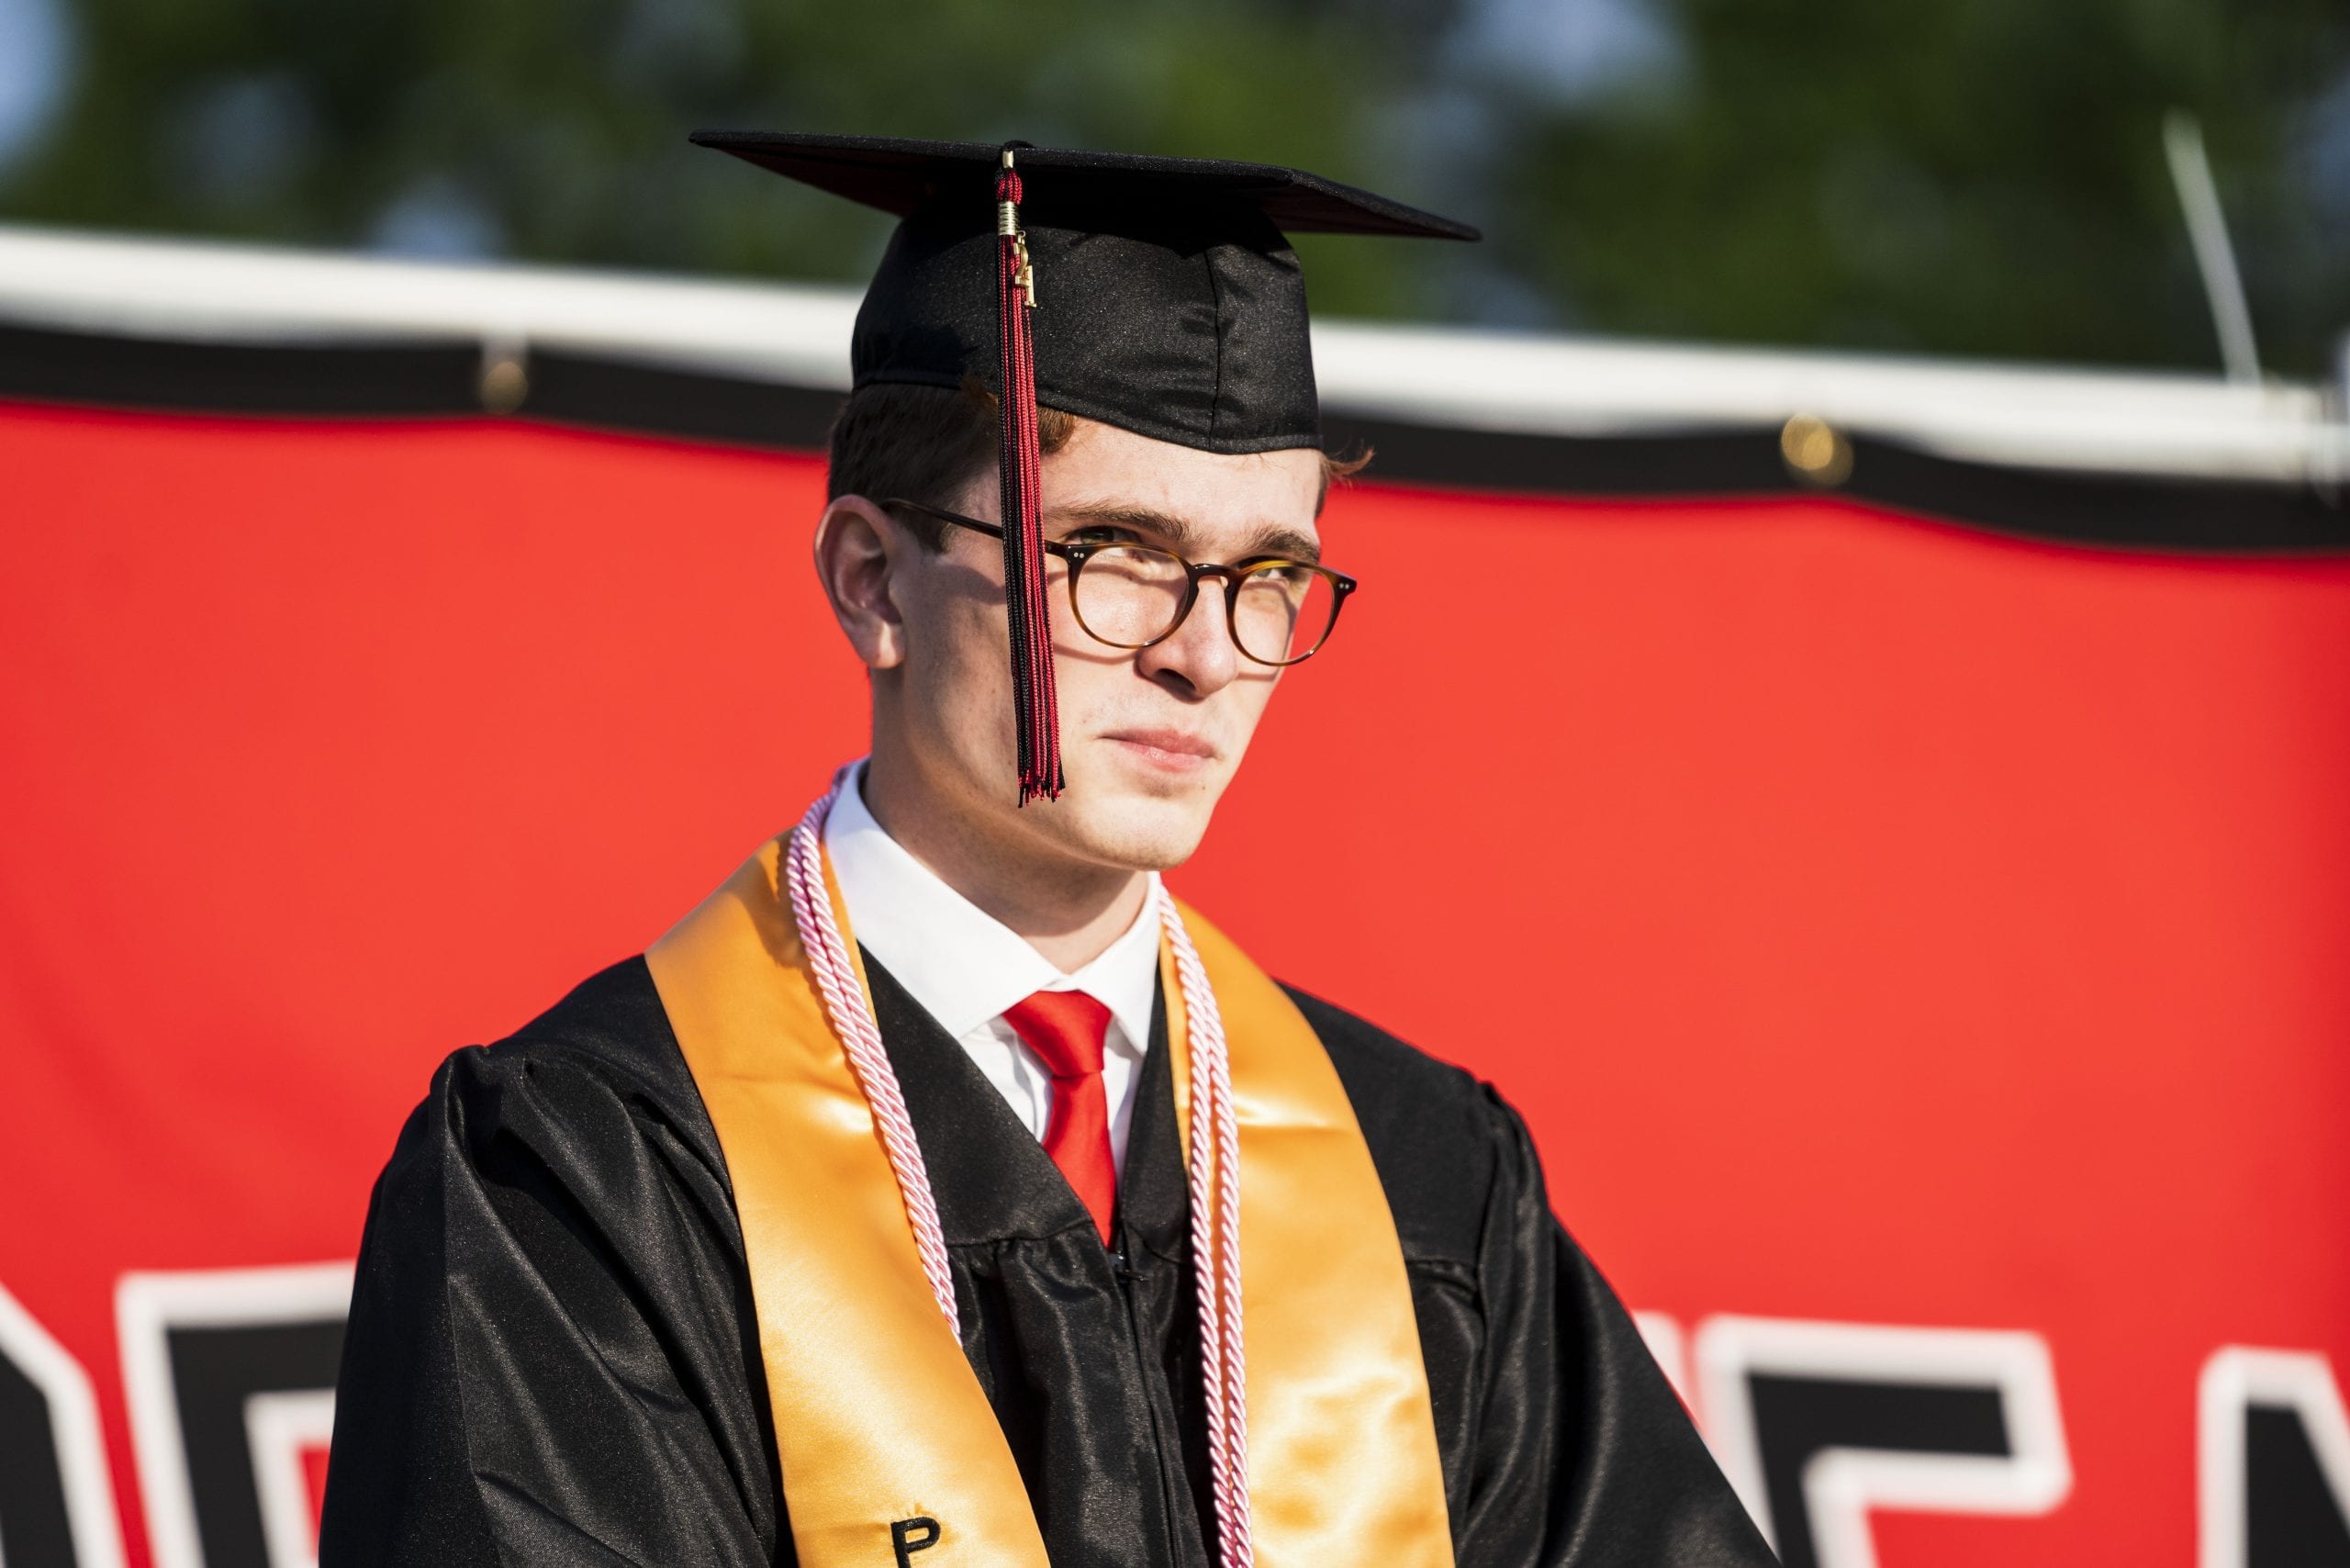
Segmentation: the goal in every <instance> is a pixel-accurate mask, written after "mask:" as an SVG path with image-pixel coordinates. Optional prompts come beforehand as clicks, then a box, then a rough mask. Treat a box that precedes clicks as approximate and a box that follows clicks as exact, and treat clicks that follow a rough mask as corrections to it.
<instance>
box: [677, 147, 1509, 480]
mask: <svg viewBox="0 0 2350 1568" xmlns="http://www.w3.org/2000/svg"><path fill="white" fill-rule="evenodd" d="M693 140H695V141H696V142H698V143H699V144H700V145H702V146H704V147H714V148H718V149H720V150H722V151H727V152H732V153H733V154H734V155H735V156H736V157H738V158H743V159H746V160H748V161H749V162H753V163H756V164H757V165H758V166H759V167H761V168H763V169H767V170H771V171H772V172H774V173H776V174H781V175H784V176H785V177H786V178H788V179H793V180H798V181H800V182H801V183H802V184H805V185H814V186H816V187H817V188H818V189H820V190H826V191H830V192H832V193H833V194H834V195H835V196H846V197H847V198H848V199H850V200H851V201H856V202H861V203H863V204H864V205H866V206H867V207H878V208H880V209H881V210H882V211H884V212H888V213H891V214H894V215H895V216H896V217H897V218H900V219H901V222H900V223H899V225H898V231H897V233H896V234H895V235H894V236H892V237H891V239H890V248H889V250H888V252H886V253H885V254H884V255H883V256H882V258H881V264H880V267H879V269H878V271H877V272H876V273H875V274H874V277H873V283H872V286H871V287H870V288H868V289H867V292H866V296H865V305H864V308H862V309H861V310H859V311H858V312H857V318H856V337H855V339H854V340H853V342H852V343H851V346H850V351H849V352H850V362H851V370H852V373H853V375H854V376H855V384H856V386H871V385H873V384H874V383H877V382H912V383H914V384H917V385H923V386H962V385H963V384H964V382H965V380H966V379H967V378H968V379H970V380H974V381H977V382H978V383H979V385H980V386H985V387H987V388H989V389H990V390H991V391H994V390H1000V386H999V381H998V371H997V343H996V333H997V322H996V312H997V301H996V269H995V248H996V241H997V234H996V205H995V196H994V182H995V178H996V174H997V171H998V166H999V163H1000V161H1001V159H1000V154H1001V151H1002V149H1001V148H1000V147H998V146H996V145H993V144H985V143H979V142H969V141H912V140H898V139H895V138H889V137H867V136H806V135H798V134H778V133H774V132H757V131H747V132H745V131H700V132H697V133H696V134H695V136H694V138H693ZM1017 156H1018V161H1019V170H1020V173H1021V174H1022V176H1023V183H1024V187H1025V195H1024V200H1023V202H1022V204H1021V217H1022V220H1023V223H1024V227H1025V229H1026V230H1027V238H1028V252H1029V256H1030V258H1031V261H1032V264H1033V266H1034V268H1035V287H1036V301H1037V308H1036V310H1035V315H1034V321H1035V384H1036V400H1037V401H1038V402H1040V403H1043V404H1045V405H1046V406H1047V407H1049V408H1055V409H1063V410H1065V411H1067V412H1069V413H1072V414H1081V415H1083V416H1085V417H1086V418H1088V419H1095V420H1102V421H1103V422H1104V423H1107V424H1113V425H1118V426H1121V427H1123V428H1125V429H1126V430H1130V431H1135V432H1136V433H1137V434H1140V435H1147V436H1151V437H1154V438H1156V439H1158V440H1160V441H1169V442H1176V443H1177V444H1179V445H1182V446H1191V447H1197V448H1200V449H1201V450H1203V451H1207V452H1224V453H1234V452H1270V451H1275V450H1278V449H1280V448H1282V447H1295V446H1318V445H1319V444H1320V443H1321V421H1320V418H1319V415H1318V413H1317V410H1316V405H1315V393H1314V362H1313V356H1312V352H1311V349H1310V347H1309V345H1308V342H1307V338H1306V321H1305V285H1304V277H1303V275H1302V274H1301V273H1300V272H1299V269H1298V263H1297V256H1296V254H1295V253H1294V252H1292V250H1291V249H1290V246H1289V241H1287V240H1286V239H1285V238H1284V235H1285V234H1291V233H1297V234H1304V233H1327V234H1386V235H1401V236H1417V237H1422V238H1430V239H1448V240H1473V239H1475V238H1477V231H1476V230H1474V229H1472V228H1470V227H1468V226H1467V225H1466V224H1460V223H1455V222H1452V221H1450V220H1449V219H1448V218H1438V217H1435V216H1433V215H1431V214H1429V213H1425V212H1420V211H1417V210H1416V209H1415V208H1412V207H1405V206H1404V205H1403V204H1402V203H1401V202H1395V201H1390V200H1388V199H1387V198H1386V197H1385V196H1373V195H1372V194H1371V193H1370V192H1369V191H1360V190H1355V189H1353V188H1351V187H1349V186H1347V185H1338V184H1337V183H1335V182H1333V181H1329V180H1325V179H1322V178H1320V177H1319V176H1317V175H1314V174H1304V173H1301V172H1300V171H1298V170H1295V169H1283V168H1276V167H1272V166H1270V165H1267V164H1262V163H1237V162H1225V161H1223V160H1219V159H1205V158H1148V157H1139V156H1136V155H1134V154H1131V153H1120V152H1078V151H1064V150H1061V149H1058V148H1046V147H1021V148H1019V149H1018V153H1017Z"/></svg>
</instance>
